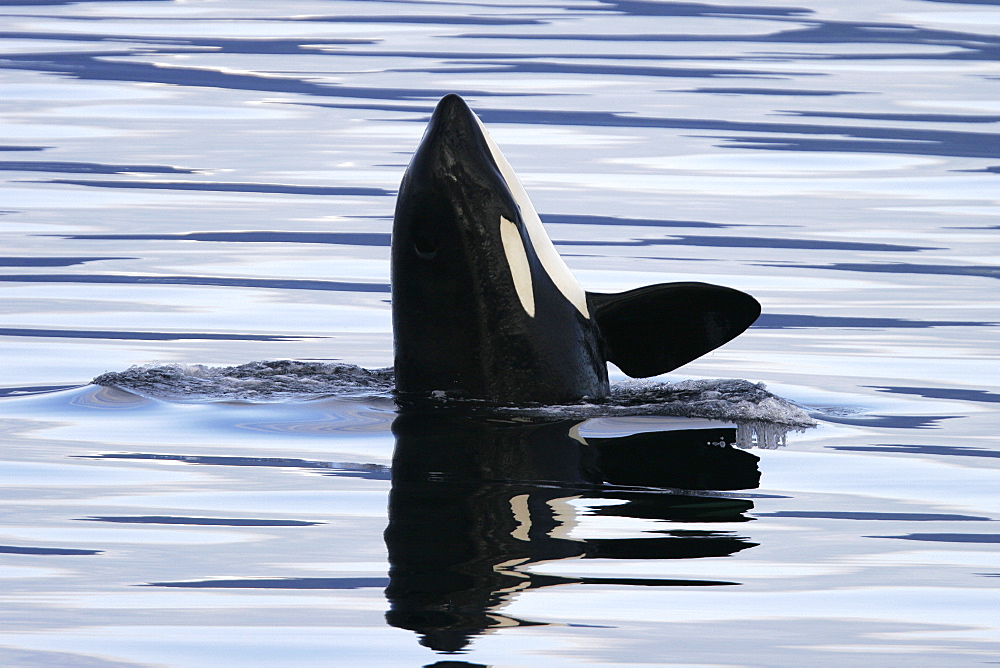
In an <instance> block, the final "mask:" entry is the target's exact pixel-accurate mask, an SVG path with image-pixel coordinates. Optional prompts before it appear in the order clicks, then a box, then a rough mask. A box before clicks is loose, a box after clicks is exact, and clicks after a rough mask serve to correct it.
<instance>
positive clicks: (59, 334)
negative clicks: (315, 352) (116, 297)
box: [0, 281, 325, 341]
mask: <svg viewBox="0 0 1000 668" xmlns="http://www.w3.org/2000/svg"><path fill="white" fill-rule="evenodd" d="M70 282H72V281H70ZM0 336H28V337H42V338H63V339H115V340H128V341H186V340H207V341H298V340H301V339H303V338H325V337H312V336H310V337H302V336H277V335H268V334H219V333H210V332H201V333H198V332H115V331H107V330H92V329H27V328H13V327H0Z"/></svg>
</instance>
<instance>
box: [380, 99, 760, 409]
mask: <svg viewBox="0 0 1000 668" xmlns="http://www.w3.org/2000/svg"><path fill="white" fill-rule="evenodd" d="M501 217H503V218H505V219H506V220H508V221H511V222H512V223H514V224H515V225H516V226H517V229H518V231H519V233H520V235H521V239H522V242H523V244H524V247H525V252H526V255H527V260H528V265H529V267H530V271H531V279H532V286H533V294H534V301H535V313H534V315H533V316H532V315H529V314H528V313H527V312H526V311H525V308H524V306H523V305H522V303H521V301H520V299H519V298H518V295H517V292H516V290H515V287H514V281H513V278H512V276H511V270H510V268H509V266H508V262H507V258H506V255H505V252H504V248H503V243H502V241H501V237H500V219H501ZM587 301H588V306H589V317H588V316H585V315H584V314H582V313H580V311H579V310H578V309H577V308H576V307H575V306H574V305H573V304H572V303H570V302H569V300H567V299H566V297H565V296H564V295H563V294H562V292H560V291H559V289H558V288H557V287H556V286H555V284H554V283H553V282H552V280H551V278H549V276H548V274H547V273H546V271H545V269H544V268H543V267H542V264H541V263H540V261H539V259H538V257H537V255H536V253H535V249H534V248H533V247H532V244H531V243H530V240H529V238H528V233H527V231H526V229H525V225H524V221H523V220H522V217H521V213H520V210H519V207H518V205H517V203H516V201H515V198H514V196H513V195H512V194H511V192H510V189H509V188H508V186H507V183H506V181H505V180H504V178H503V176H502V175H501V173H500V171H499V169H498V167H497V165H496V162H495V161H494V159H493V156H492V154H491V153H490V149H489V145H488V144H487V141H486V139H485V138H484V136H483V134H482V131H481V130H480V126H479V124H478V123H477V121H476V118H475V116H474V115H473V112H472V110H471V109H469V107H468V105H466V103H465V101H464V100H462V98H460V97H459V96H457V95H447V96H445V97H444V98H442V100H441V101H440V102H439V103H438V106H437V108H436V109H435V111H434V114H433V116H432V117H431V120H430V123H429V125H428V127H427V131H426V133H425V134H424V138H423V140H422V142H421V144H420V146H419V148H418V149H417V152H416V153H415V154H414V156H413V159H412V160H411V162H410V165H409V167H408V168H407V170H406V174H405V175H404V176H403V181H402V184H401V185H400V190H399V197H398V199H397V201H396V213H395V220H394V223H393V232H392V315H393V334H394V338H395V373H396V391H397V400H398V401H400V403H403V404H406V403H408V402H411V401H416V400H419V399H421V398H424V397H426V396H428V395H429V394H430V393H432V392H435V391H444V392H446V393H447V394H448V396H450V397H457V398H471V399H480V400H486V401H489V402H493V403H500V404H525V403H544V404H559V403H571V402H576V401H580V400H601V399H604V398H606V397H607V395H608V372H607V361H609V360H610V361H612V362H615V363H616V364H618V365H619V367H620V368H621V369H622V370H623V371H625V373H628V374H629V375H632V376H635V377H648V376H653V375H657V374H660V373H665V372H667V371H670V370H672V369H674V368H676V367H678V366H681V365H682V364H686V363H687V362H689V361H691V360H693V359H696V358H697V357H700V356H701V355H703V354H705V353H707V352H709V351H710V350H713V349H714V348H716V347H718V346H720V345H722V344H723V343H725V342H726V341H729V340H730V339H732V338H733V337H735V336H736V335H738V334H739V333H740V332H742V331H743V330H744V329H746V328H747V327H749V326H750V324H751V323H752V322H753V321H754V320H755V319H756V318H757V316H758V315H759V314H760V305H759V304H758V303H757V301H756V300H755V299H753V297H750V296H749V295H746V294H744V293H742V292H739V291H737V290H732V289H730V288H724V287H720V286H714V285H707V284H704V283H673V284H664V285H655V286H648V287H645V288H639V289H638V290H632V291H629V292H625V293H621V294H619V295H607V294H595V293H587Z"/></svg>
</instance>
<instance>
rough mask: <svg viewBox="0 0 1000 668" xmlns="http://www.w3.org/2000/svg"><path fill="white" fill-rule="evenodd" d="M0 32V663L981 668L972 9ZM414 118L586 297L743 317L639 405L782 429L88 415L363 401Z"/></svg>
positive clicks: (988, 41)
mask: <svg viewBox="0 0 1000 668" xmlns="http://www.w3.org/2000/svg"><path fill="white" fill-rule="evenodd" d="M2 14H3V29H2V32H0V97H2V99H3V100H4V103H3V105H2V107H0V126H2V139H0V209H2V210H3V212H2V216H0V238H2V244H3V245H2V248H3V250H2V251H0V291H2V300H0V356H2V357H0V359H2V363H0V428H2V433H0V460H2V463H0V471H2V480H3V492H2V493H3V495H4V508H5V513H4V515H3V518H2V520H0V578H2V580H3V587H2V592H3V594H2V596H3V599H4V600H3V605H2V606H0V610H2V612H0V616H2V623H0V662H2V663H3V664H4V665H14V666H20V665H74V666H80V665H93V666H117V665H129V666H133V665H160V666H162V665H171V666H191V665H213V666H219V665H248V664H253V665H296V666H298V665H301V666H309V665H323V666H329V665H347V666H355V665H367V664H371V665H406V666H412V665H432V664H435V663H437V662H449V661H451V662H458V663H457V664H449V665H473V666H474V665H504V666H507V665H529V666H530V665H592V666H603V665H606V666H619V665H635V664H643V663H648V664H654V665H671V664H680V665H692V664H699V665H705V664H711V665H726V666H742V665H819V666H823V665H829V666H841V665H845V664H847V663H874V664H878V665H903V664H905V665H927V666H940V665H976V664H981V663H989V662H991V661H995V660H996V656H997V654H998V651H1000V627H998V624H997V621H996V620H997V616H996V601H997V583H998V576H1000V558H998V552H997V547H998V546H997V543H998V540H1000V531H998V530H997V528H996V526H997V525H994V524H992V522H994V521H996V520H997V519H998V518H1000V496H998V495H997V493H996V491H997V489H998V477H997V469H998V467H1000V448H998V446H997V441H996V435H995V434H996V427H997V420H996V403H997V397H998V396H1000V386H998V381H997V378H998V377H1000V373H998V371H1000V369H998V367H997V363H996V354H995V350H996V346H997V333H998V329H997V327H998V323H1000V314H998V310H997V306H998V303H997V302H998V300H997V288H996V286H997V283H996V280H997V278H998V277H1000V265H998V263H997V256H998V250H1000V247H998V244H997V242H996V234H997V228H998V225H997V222H996V221H997V215H998V213H1000V200H998V197H997V193H998V192H1000V191H998V189H997V178H998V174H1000V136H998V130H997V128H998V123H1000V103H998V102H997V100H998V99H1000V66H998V64H997V56H998V49H1000V11H998V10H997V9H996V6H995V3H993V2H984V1H980V2H967V3H963V2H953V1H939V0H879V1H878V2H874V3H866V4H864V5H845V4H844V3H840V2H830V1H828V0H812V1H811V2H796V3H787V2H786V3H772V4H770V5H768V4H753V3H748V4H739V3H722V4H718V3H717V4H712V3H687V2H685V3H680V2H652V1H648V2H647V1H643V0H638V1H617V0H616V1H599V0H580V1H578V2H560V3H545V2H543V3H510V2H503V1H501V2H489V3H486V2H455V3H438V2H423V1H420V0H413V1H408V2H364V3H361V2H335V1H329V2H321V1H319V0H317V1H313V2H310V1H301V2H300V1H296V2H291V3H281V4H262V3H246V2H243V3H237V2H230V1H228V0H219V1H216V2H186V3H181V2H177V1H171V0H158V1H157V0H150V1H148V2H126V1H118V2H114V1H108V2H104V1H95V2H82V1H81V2H73V1H72V0H65V1H64V0H50V1H46V2H34V1H29V0H23V1H21V2H7V3H4V6H3V9H2ZM449 92H457V93H460V94H462V95H463V96H465V97H466V99H467V100H468V101H469V103H470V104H471V105H472V106H473V108H474V109H476V110H477V111H478V112H479V114H480V115H481V117H482V119H483V121H484V122H485V123H486V124H487V126H488V127H489V128H490V131H491V133H492V134H493V136H494V138H495V139H496V140H497V142H498V143H499V144H500V145H501V146H502V147H503V149H504V151H505V154H506V155H507V157H508V159H509V160H510V162H511V164H512V165H513V166H514V168H515V169H516V170H517V171H518V173H519V175H520V177H521V179H522V181H523V182H524V184H525V186H526V188H527V189H528V191H529V193H530V194H531V196H532V198H533V201H534V203H535V206H536V208H537V209H538V210H539V211H540V212H541V214H542V218H543V219H544V221H545V223H546V227H547V229H548V231H549V234H550V236H551V237H552V239H553V240H554V242H555V243H556V246H557V248H558V249H559V250H560V252H561V253H562V254H563V256H564V257H565V258H566V260H567V262H568V264H569V265H570V266H571V268H572V269H573V271H574V273H575V274H576V275H577V276H578V277H579V278H580V280H581V282H582V283H583V284H584V287H585V288H587V289H589V290H592V291H603V292H609V291H617V290H625V289H629V288H633V287H637V286H640V285H645V284H649V283H656V282H663V281H675V280H700V281H707V282H712V283H720V284H724V285H729V286H732V287H735V288H738V289H741V290H745V291H747V292H749V293H751V294H753V295H754V296H756V297H757V298H758V299H759V300H760V301H761V302H762V304H763V305H764V314H763V316H762V317H761V319H760V320H759V321H758V323H757V325H755V326H754V327H753V328H752V329H751V330H749V331H748V332H747V333H746V334H744V335H743V336H741V337H739V338H738V339H736V340H735V341H733V342H732V343H730V344H728V345H726V346H725V347H724V348H722V349H721V350H718V351H716V352H713V353H712V354H710V355H708V356H706V357H703V358H701V359H699V360H697V361H695V362H694V363H692V364H689V365H687V366H685V367H683V368H682V369H679V370H677V371H676V372H674V373H672V374H669V375H668V376H666V377H664V378H662V379H658V380H662V381H665V382H678V381H683V380H688V379H691V380H705V379H719V378H721V379H745V380H747V381H750V382H752V383H758V382H763V383H765V384H766V386H767V388H768V389H769V390H770V391H772V392H774V393H776V394H779V395H781V396H782V397H785V398H787V399H789V400H791V401H793V402H796V403H797V404H799V405H801V406H804V407H805V408H806V409H807V410H808V411H809V412H810V413H811V414H812V416H813V417H814V418H815V419H816V420H817V421H818V423H819V426H818V427H815V428H811V429H807V430H803V431H787V432H786V431H785V430H784V429H778V430H777V431H770V430H769V429H765V428H763V427H759V426H758V427H756V428H754V427H749V428H748V427H747V425H746V424H736V423H734V422H732V421H718V420H716V421H712V420H706V419H688V420H685V419H682V418H677V417H668V416H663V415H638V416H627V415H609V416H604V417H600V416H599V415H594V414H592V413H588V414H579V413H563V414H551V413H548V414H545V413H544V412H543V414H537V413H531V412H529V413H526V414H523V415H513V416H512V415H505V416H503V417H501V418H495V419H493V418H491V419H483V417H482V416H478V415H456V414H451V413H449V412H447V411H446V412H445V413H444V414H436V413H435V414H431V415H423V414H419V413H418V414H404V415H399V414H397V411H396V409H395V406H394V405H393V403H392V401H391V399H390V398H389V397H388V396H386V395H385V394H384V393H383V394H380V393H379V392H378V391H376V392H368V393H365V392H359V393H348V394H349V396H344V395H343V394H340V395H339V396H322V395H323V392H322V391H320V392H317V393H308V392H305V393H302V394H299V395H296V394H295V392H292V393H290V394H286V395H283V396H280V397H278V396H270V397H263V398H261V397H258V399H256V400H253V399H252V398H249V397H248V396H243V395H241V396H239V397H235V396H217V397H215V398H214V400H212V397H207V399H208V400H206V397H205V396H203V395H197V396H195V395H190V396H188V397H185V396H176V395H171V396H169V397H168V396H162V395H156V393H143V392H126V391H123V390H120V389H115V388H113V387H103V386H95V385H89V383H90V381H91V379H93V378H95V377H97V376H99V375H101V374H104V373H105V372H121V371H124V370H126V369H127V368H129V367H130V366H132V365H149V364H159V365H170V364H175V365H181V366H183V367H184V368H193V367H192V366H191V365H207V366H215V367H220V366H221V367H226V366H239V365H244V364H248V363H251V362H260V361H274V360H286V359H292V360H299V361H302V362H307V363H317V364H320V363H323V364H328V363H329V364H332V363H345V364H356V365H361V366H363V367H366V368H371V369H377V368H383V367H387V366H390V365H391V362H392V340H391V333H390V318H389V303H388V300H389V299H390V293H389V278H388V277H389V270H388V250H389V249H388V243H389V232H390V228H391V216H392V209H393V204H394V195H395V191H396V188H397V186H398V183H399V179H400V177H401V175H402V172H403V169H404V168H405V165H406V163H407V161H408V159H409V155H410V154H411V153H412V151H413V149H414V148H415V147H416V144H417V142H418V141H419V138H420V135H421V133H422V131H423V128H424V125H425V124H426V121H427V119H428V117H429V114H430V112H431V110H432V109H433V106H434V104H435V103H436V101H437V99H438V98H439V97H440V96H442V95H444V94H446V93H449ZM612 372H613V373H612V376H613V378H614V380H615V381H616V382H620V381H623V380H624V377H623V376H622V375H621V374H620V373H617V372H616V371H615V370H614V369H612ZM245 382H246V383H251V384H252V383H258V384H260V383H263V382H265V379H263V378H262V377H253V376H252V375H251V376H250V377H248V378H246V379H245ZM267 382H269V381H267ZM740 430H742V431H740ZM708 443H715V444H717V445H715V446H711V447H710V446H708V445H707V444H708ZM731 443H740V444H741V445H742V446H744V447H736V446H733V445H730V444H731ZM747 446H751V447H747ZM762 446H771V447H762ZM773 446H781V447H773ZM456 453H457V454H456ZM498 453H500V454H498ZM637 462H639V463H641V464H643V466H639V467H637V466H636V463H637ZM463 662H464V663H463Z"/></svg>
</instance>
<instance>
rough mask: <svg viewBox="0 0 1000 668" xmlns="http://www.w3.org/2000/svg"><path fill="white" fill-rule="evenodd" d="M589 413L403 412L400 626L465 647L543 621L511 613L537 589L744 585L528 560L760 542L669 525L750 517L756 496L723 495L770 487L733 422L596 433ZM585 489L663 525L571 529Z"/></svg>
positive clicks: (392, 515)
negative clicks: (582, 570)
mask: <svg viewBox="0 0 1000 668" xmlns="http://www.w3.org/2000/svg"><path fill="white" fill-rule="evenodd" d="M579 424H580V423H579V421H575V420H553V419H530V418H520V419H496V418H488V417H481V416H480V417H476V416H468V415H467V416H462V415H454V414H452V415H442V414H433V413H426V412H412V413H404V414H402V415H400V416H399V417H398V418H397V419H396V421H395V422H394V423H393V433H394V434H395V436H396V450H395V454H394V457H393V474H392V491H391V493H390V497H389V524H388V527H387V528H386V531H385V541H386V547H387V549H388V553H389V562H390V571H389V583H388V586H387V587H386V590H385V591H386V598H387V599H388V602H389V611H388V612H387V613H386V620H387V621H388V623H389V624H391V625H393V626H396V627H399V628H404V629H409V630H412V631H414V632H415V633H417V634H418V635H419V636H420V643H421V644H423V645H425V646H427V647H430V648H431V649H434V650H437V651H440V652H458V651H462V650H463V648H465V647H466V646H467V645H468V644H469V643H470V642H471V641H472V639H473V638H474V637H475V636H478V635H480V634H482V633H484V632H486V631H487V630H490V629H495V628H499V627H505V626H525V625H536V624H537V622H532V621H529V620H523V619H516V618H514V617H511V616H509V615H506V614H504V613H503V611H502V608H503V606H504V605H505V604H506V603H507V602H508V601H509V600H510V599H511V598H512V597H513V596H515V595H516V594H518V593H520V592H524V591H528V590H531V589H537V588H542V587H550V586H555V585H562V584H576V585H588V584H600V585H617V586H660V587H692V586H694V587H703V586H726V585H736V584H739V583H736V582H728V581H720V580H689V579H680V578H677V579H664V578H653V577H650V578H643V577H625V578H618V577H564V576H555V575H545V574H539V573H533V572H531V571H530V570H528V567H530V566H531V565H532V564H536V563H539V562H548V561H554V560H562V559H692V558H703V557H723V556H727V555H731V554H734V553H736V552H738V551H740V550H745V549H748V548H752V547H754V546H755V545H756V543H753V542H750V541H749V540H747V539H746V538H744V537H741V536H738V535H735V534H734V533H733V532H732V531H726V530H718V531H706V530H682V529H674V528H671V527H670V525H669V524H667V523H668V522H673V521H678V522H684V521H688V522H699V523H702V522H718V523H726V522H745V521H747V520H748V519H749V518H748V517H747V516H746V513H747V512H748V511H749V510H750V509H752V508H753V502H752V501H750V500H747V499H744V498H734V497H733V496H732V495H726V494H721V493H714V494H713V493H712V491H714V490H736V489H754V488H756V487H757V486H758V485H759V481H760V472H759V470H758V468H757V463H758V461H759V458H758V457H757V456H756V455H753V454H751V453H750V452H747V451H745V450H739V449H736V448H734V447H732V446H731V445H729V443H731V442H732V441H734V440H735V438H736V434H735V431H736V430H735V428H731V427H720V428H710V429H686V430H685V429H680V430H673V431H658V432H643V433H637V434H631V435H627V436H617V437H600V438H594V437H586V438H585V437H582V436H580V434H579V432H578V431H577V430H578V427H579ZM682 490H686V491H682ZM709 490H712V491H709ZM580 497H583V498H589V499H599V500H604V501H605V502H606V504H605V505H600V507H599V509H598V510H597V511H596V512H594V514H599V515H604V516H616V517H636V518H645V519H652V520H659V521H662V522H664V527H665V529H664V530H663V531H656V532H652V534H651V535H649V536H648V537H628V538H592V539H582V538H578V537H576V536H570V535H569V534H568V529H569V528H570V526H571V525H572V524H573V523H574V517H575V516H576V515H577V513H578V512H579V511H576V510H575V509H574V508H573V506H572V505H570V504H569V501H570V500H571V499H573V498H580ZM607 502H612V503H607Z"/></svg>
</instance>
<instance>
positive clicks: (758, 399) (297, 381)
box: [93, 360, 816, 448]
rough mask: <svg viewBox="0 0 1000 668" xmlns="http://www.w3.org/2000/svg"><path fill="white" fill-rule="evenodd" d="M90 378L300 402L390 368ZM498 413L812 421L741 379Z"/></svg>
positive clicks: (770, 438) (206, 395)
mask: <svg viewBox="0 0 1000 668" xmlns="http://www.w3.org/2000/svg"><path fill="white" fill-rule="evenodd" d="M93 382H94V383H95V384H96V385H102V386H110V387H117V388H120V389H123V390H127V391H129V392H132V393H134V394H138V395H140V396H144V397H148V398H152V399H164V400H168V401H184V402H214V401H248V402H280V401H305V400H309V399H317V398H320V397H329V396H336V397H351V398H370V399H386V398H391V397H392V395H393V388H394V384H393V372H392V369H391V368H388V369H365V368H362V367H359V366H355V365H353V364H337V363H325V362H297V361H291V360H280V361H274V362H250V363H248V364H242V365H239V366H230V367H211V366H205V365H202V364H163V365H152V364H149V365H142V366H133V367H131V368H129V369H127V370H125V371H120V372H109V373H105V374H102V375H100V376H98V377H97V378H95V379H94V381H93ZM432 400H433V401H434V402H437V403H439V404H440V405H442V406H444V405H464V406H475V405H477V404H479V403H480V402H470V401H461V400H457V399H453V398H450V397H449V396H448V395H447V394H446V393H444V392H436V393H433V396H432ZM499 410H501V412H505V413H517V414H520V415H532V416H534V415H537V416H546V417H565V418H588V417H599V416H614V415H669V416H677V417H692V418H709V419H713V420H724V421H728V422H738V423H739V424H740V425H741V429H742V430H743V433H742V434H741V437H740V439H739V441H740V442H741V443H748V444H752V445H754V446H756V447H765V448H766V447H780V446H781V445H783V443H784V433H785V431H782V430H780V429H774V428H771V426H772V425H775V424H779V425H786V426H791V427H811V426H814V425H815V424H816V423H815V421H814V420H813V419H812V418H810V417H809V415H808V413H806V411H805V410H803V409H802V408H800V407H798V406H796V405H794V404H793V403H791V402H789V401H788V400H786V399H782V398H781V397H779V396H777V395H775V394H772V393H771V392H768V391H767V388H766V387H765V386H764V384H763V383H752V382H750V381H747V380H685V381H680V382H675V383H670V382H662V381H661V382H656V381H626V382H621V383H614V384H612V386H611V396H610V397H609V399H608V400H607V401H603V402H600V403H587V402H582V403H577V404H570V405H564V406H527V407H524V406H521V407H508V408H501V409H499Z"/></svg>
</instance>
